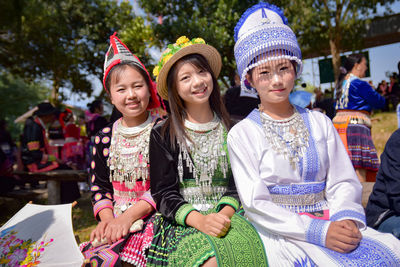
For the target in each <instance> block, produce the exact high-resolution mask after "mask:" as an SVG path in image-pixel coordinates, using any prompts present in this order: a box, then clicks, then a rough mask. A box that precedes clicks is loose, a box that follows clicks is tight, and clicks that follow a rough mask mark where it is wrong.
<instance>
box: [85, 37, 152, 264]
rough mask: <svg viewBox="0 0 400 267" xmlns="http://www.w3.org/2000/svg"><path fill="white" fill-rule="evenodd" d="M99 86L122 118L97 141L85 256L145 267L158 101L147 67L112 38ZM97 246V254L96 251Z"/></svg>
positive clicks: (96, 138) (118, 40) (148, 242)
mask: <svg viewBox="0 0 400 267" xmlns="http://www.w3.org/2000/svg"><path fill="white" fill-rule="evenodd" d="M103 85H104V89H105V90H106V91H107V93H108V95H109V96H110V99H111V103H112V104H113V105H114V106H115V108H116V109H117V110H118V111H119V112H120V113H121V114H122V117H121V118H119V119H118V120H116V121H115V122H114V123H113V124H112V125H109V126H107V127H105V128H103V129H102V130H101V131H99V132H98V133H97V134H96V136H95V146H94V148H93V151H92V153H93V160H92V162H91V168H90V183H91V191H92V202H93V211H94V215H95V217H96V219H97V220H98V221H99V223H98V225H97V227H96V228H95V229H94V230H93V232H92V233H91V235H90V241H91V242H92V243H91V245H88V246H86V248H85V249H84V250H83V253H84V255H85V257H86V258H87V259H89V261H96V262H97V263H98V264H99V265H100V263H99V261H102V260H104V257H102V256H104V255H114V256H115V257H113V259H112V262H113V264H116V263H117V262H119V261H123V262H124V263H129V264H133V265H135V266H146V262H147V259H146V251H147V249H148V248H149V246H150V242H151V240H152V238H153V224H152V222H151V221H150V218H151V216H152V214H153V213H154V210H155V202H154V200H153V198H152V197H151V194H150V176H149V146H148V144H149V138H150V130H151V128H152V126H153V121H154V120H155V119H156V116H152V115H151V114H150V111H149V110H151V109H154V108H157V107H159V106H160V102H159V100H158V97H157V94H156V88H155V84H154V83H153V82H152V80H151V78H150V75H149V73H148V72H147V70H146V68H145V67H144V65H143V64H142V63H141V62H140V60H139V59H138V58H137V57H136V56H135V55H134V54H132V53H131V52H130V51H129V49H128V48H127V47H126V46H125V44H124V43H122V41H121V40H120V39H118V37H117V36H116V34H114V35H112V36H111V37H110V47H109V50H108V52H107V54H106V58H105V62H104V77H103ZM130 232H131V234H129V233H130ZM121 240H123V242H122V241H121ZM104 243H105V244H104ZM101 244H104V245H103V247H102V248H101V249H99V248H97V247H96V246H98V245H101ZM93 247H96V248H93ZM111 250H112V251H113V252H114V253H109V251H111ZM107 257H108V256H107Z"/></svg>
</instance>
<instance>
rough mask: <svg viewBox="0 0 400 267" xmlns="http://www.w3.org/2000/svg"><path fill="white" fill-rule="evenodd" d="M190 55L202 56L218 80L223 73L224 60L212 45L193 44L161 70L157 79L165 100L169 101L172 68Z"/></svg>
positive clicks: (158, 88)
mask: <svg viewBox="0 0 400 267" xmlns="http://www.w3.org/2000/svg"><path fill="white" fill-rule="evenodd" d="M190 54H199V55H202V56H203V57H204V58H205V59H206V60H207V62H208V64H209V65H210V67H211V70H212V72H213V74H214V76H215V77H216V78H217V77H218V75H219V73H220V72H221V67H222V60H221V55H220V54H219V52H218V51H217V49H215V48H214V47H212V46H211V45H207V44H193V45H189V46H186V47H183V48H181V49H180V50H179V51H178V52H176V53H175V54H174V55H173V56H172V57H171V58H170V59H169V60H168V61H167V62H166V63H165V64H164V66H163V67H162V68H161V70H160V73H159V75H158V79H157V91H158V94H159V95H160V96H161V97H162V98H163V99H164V100H168V86H167V76H168V73H169V71H170V69H171V67H172V66H173V65H174V64H175V63H176V62H177V61H178V60H179V59H181V58H182V57H184V56H186V55H190Z"/></svg>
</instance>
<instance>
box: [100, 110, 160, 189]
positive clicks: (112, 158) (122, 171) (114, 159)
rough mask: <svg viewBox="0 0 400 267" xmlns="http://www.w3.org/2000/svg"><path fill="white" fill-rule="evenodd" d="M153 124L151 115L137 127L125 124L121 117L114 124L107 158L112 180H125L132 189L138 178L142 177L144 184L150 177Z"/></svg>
mask: <svg viewBox="0 0 400 267" xmlns="http://www.w3.org/2000/svg"><path fill="white" fill-rule="evenodd" d="M152 126H153V123H152V118H151V116H150V115H149V116H148V118H147V120H146V121H145V122H144V123H142V124H140V125H138V126H135V127H125V126H123V125H122V122H121V119H120V120H118V121H117V122H116V123H115V124H114V127H113V135H112V138H111V145H110V154H109V158H108V160H107V165H108V166H109V168H110V181H111V182H112V181H118V182H121V183H122V182H124V183H125V185H126V186H127V187H128V188H129V189H132V188H133V187H134V186H135V185H136V181H137V180H138V179H140V178H141V179H142V183H143V185H144V184H145V183H146V180H148V179H149V168H148V165H149V140H150V131H151V128H152Z"/></svg>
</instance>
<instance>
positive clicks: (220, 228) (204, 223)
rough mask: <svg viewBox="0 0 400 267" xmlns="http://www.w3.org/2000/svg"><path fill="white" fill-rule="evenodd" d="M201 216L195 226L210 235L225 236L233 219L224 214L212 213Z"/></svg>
mask: <svg viewBox="0 0 400 267" xmlns="http://www.w3.org/2000/svg"><path fill="white" fill-rule="evenodd" d="M200 218H201V219H200V221H199V222H198V224H197V227H195V228H196V229H197V230H199V231H200V232H203V233H205V234H207V235H210V236H215V237H223V236H225V235H226V233H227V232H228V230H229V228H230V226H231V220H230V219H229V218H228V216H226V215H224V214H220V213H211V214H208V215H203V216H202V217H200Z"/></svg>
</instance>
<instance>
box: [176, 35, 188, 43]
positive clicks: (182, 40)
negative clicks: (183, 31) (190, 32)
mask: <svg viewBox="0 0 400 267" xmlns="http://www.w3.org/2000/svg"><path fill="white" fill-rule="evenodd" d="M189 41H190V40H189V38H187V37H186V36H181V37H179V38H178V40H176V44H177V45H180V44H184V43H187V42H189Z"/></svg>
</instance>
